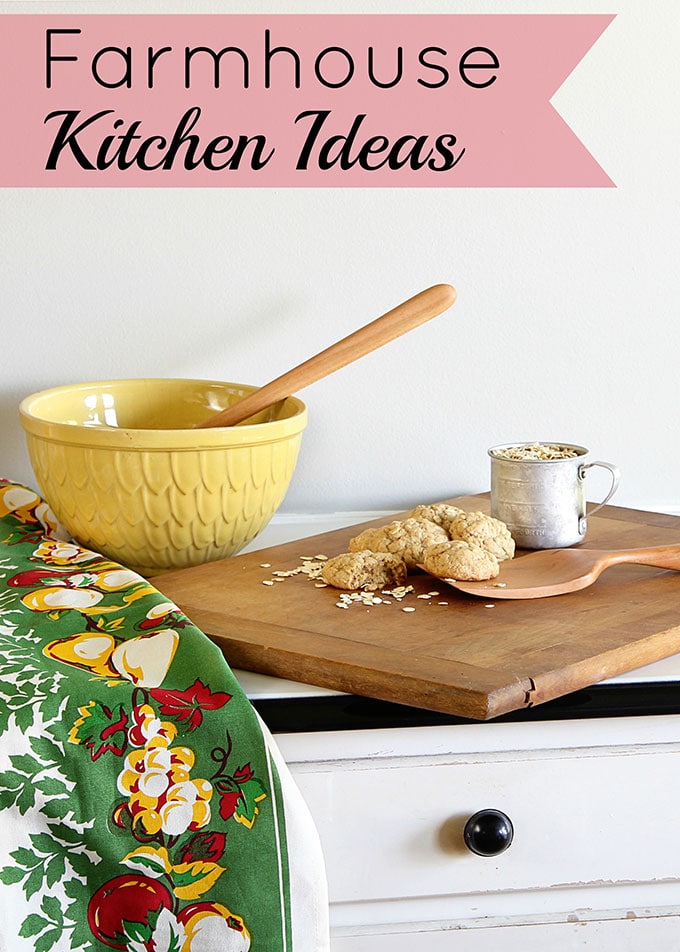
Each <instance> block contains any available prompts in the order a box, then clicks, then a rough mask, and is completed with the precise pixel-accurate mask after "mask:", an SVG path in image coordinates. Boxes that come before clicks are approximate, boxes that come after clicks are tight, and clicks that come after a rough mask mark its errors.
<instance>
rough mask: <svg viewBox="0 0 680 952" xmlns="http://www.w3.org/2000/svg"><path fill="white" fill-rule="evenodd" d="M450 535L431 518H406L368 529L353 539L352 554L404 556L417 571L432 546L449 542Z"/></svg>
mask: <svg viewBox="0 0 680 952" xmlns="http://www.w3.org/2000/svg"><path fill="white" fill-rule="evenodd" d="M448 538H449V536H448V533H447V532H446V530H445V529H442V527H441V526H438V525H437V524H436V523H435V522H430V520H428V519H404V520H395V521H394V522H390V523H389V525H386V526H380V527H379V528H377V529H372V528H371V529H364V531H363V532H362V533H360V534H359V535H358V536H355V538H354V539H350V543H349V550H350V552H359V551H360V550H361V549H370V550H371V551H372V552H391V553H392V554H393V555H398V556H400V557H401V558H402V559H403V560H404V562H405V563H406V566H407V568H415V567H416V566H417V565H418V564H419V563H421V562H422V561H423V553H424V551H425V549H426V548H427V546H428V545H435V544H436V543H437V542H446V541H448Z"/></svg>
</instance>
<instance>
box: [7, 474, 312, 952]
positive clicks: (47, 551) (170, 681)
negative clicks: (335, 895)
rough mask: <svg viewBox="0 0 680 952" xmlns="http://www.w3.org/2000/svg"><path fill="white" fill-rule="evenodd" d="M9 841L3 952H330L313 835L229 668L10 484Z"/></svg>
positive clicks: (180, 618) (169, 611) (140, 582)
mask: <svg viewBox="0 0 680 952" xmlns="http://www.w3.org/2000/svg"><path fill="white" fill-rule="evenodd" d="M0 824H1V826H0V895H1V896H2V903H1V904H0V912H1V914H2V919H1V920H0V949H2V950H4V949H6V950H8V952H15V950H16V952H21V950H24V949H26V950H36V952H50V950H56V952H61V950H64V952H66V950H69V952H71V950H86V952H102V950H106V949H120V950H126V952H249V950H252V952H324V950H326V949H327V948H328V924H327V911H326V910H327V900H326V895H325V876H324V871H323V862H322V859H321V854H320V849H319V844H318V839H317V836H316V830H315V829H314V826H313V824H312V821H311V819H310V817H309V815H308V814H307V813H306V811H305V807H304V804H303V803H302V800H301V798H300V796H299V794H298V793H297V791H296V790H295V788H294V783H293V780H292V778H291V776H290V774H288V772H287V769H286V767H285V765H284V764H283V763H282V761H281V758H280V755H279V754H278V751H277V750H276V747H275V744H274V741H273V739H272V738H271V736H270V735H269V733H268V731H267V730H266V728H265V727H264V725H262V724H261V722H260V721H259V718H258V717H257V715H256V714H255V712H254V710H253V708H252V707H251V705H250V703H249V701H248V699H247V698H246V697H245V695H244V693H243V691H242V689H241V688H240V686H239V684H238V682H237V680H236V679H235V677H234V676H233V674H232V673H231V671H230V670H229V668H228V666H227V664H226V662H225V661H224V658H223V656H222V654H221V652H220V651H219V650H218V649H217V648H216V647H215V646H214V645H213V644H212V643H211V642H210V641H209V639H208V638H206V636H205V635H204V634H203V633H202V632H201V631H199V630H198V629H197V628H196V627H195V626H194V625H192V624H191V622H190V621H189V620H188V619H187V618H186V617H185V616H184V615H183V614H182V613H181V612H180V611H179V610H178V608H177V607H176V606H175V605H173V604H172V603H169V602H168V601H167V600H166V599H165V598H164V596H162V595H161V594H160V593H159V592H158V591H157V590H156V589H154V588H153V586H151V585H150V584H149V583H148V582H146V581H145V580H144V579H143V578H142V577H141V576H139V575H136V574H134V573H133V572H131V571H129V570H128V569H126V568H125V567H123V566H121V565H119V564H117V563H115V562H112V561H110V560H109V559H107V558H105V557H103V556H102V555H100V554H97V553H95V552H92V551H89V550H87V549H84V548H82V547H80V546H78V545H77V544H75V543H74V542H73V541H71V540H69V539H68V538H67V537H66V536H65V534H64V533H63V531H62V530H61V529H60V527H59V526H58V525H57V524H56V522H55V520H54V517H53V516H52V514H51V512H50V510H49V508H48V506H47V505H46V503H45V502H44V501H43V500H42V499H41V498H40V497H39V496H38V495H37V494H36V493H35V492H33V491H32V490H31V489H29V488H27V487H25V486H21V485H17V484H16V483H12V482H11V481H7V480H0ZM292 831H294V839H291V836H292Z"/></svg>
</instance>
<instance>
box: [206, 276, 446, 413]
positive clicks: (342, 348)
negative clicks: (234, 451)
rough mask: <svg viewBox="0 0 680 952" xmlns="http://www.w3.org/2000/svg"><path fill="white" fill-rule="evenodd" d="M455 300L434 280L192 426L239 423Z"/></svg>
mask: <svg viewBox="0 0 680 952" xmlns="http://www.w3.org/2000/svg"><path fill="white" fill-rule="evenodd" d="M455 300H456V291H455V289H454V288H452V287H451V285H450V284H436V285H434V287H431V288H427V290H425V291H421V292H420V293H419V294H416V295H414V297H412V298H409V299H408V301H404V302H403V303H402V304H399V305H398V306H397V307H395V308H392V310H391V311H388V312H387V313H386V314H383V315H382V317H378V318H376V320H374V321H372V322H371V323H370V324H366V325H365V327H362V328H360V329H359V330H358V331H354V333H353V334H350V335H349V336H348V337H344V338H343V339H342V340H340V341H337V342H336V343H335V344H332V345H331V346H330V347H327V348H326V350H322V351H321V352H320V353H318V354H316V355H315V356H314V357H310V358H309V360H306V361H305V362H304V363H302V364H298V366H297V367H294V368H293V369H292V370H289V371H287V372H286V373H284V374H282V375H281V376H280V377H277V378H276V379H275V380H272V381H271V382H270V383H268V384H265V386H263V387H259V388H258V389H257V390H254V391H253V392H252V393H249V394H248V395H247V396H245V397H242V398H241V399H240V400H237V401H236V403H232V405H231V406H230V407H227V408H226V409H224V410H221V411H220V412H219V413H216V414H215V415H214V416H211V417H209V418H208V419H207V420H204V421H203V422H202V423H198V424H196V426H197V427H198V428H201V427H212V426H234V425H235V424H237V423H242V422H243V420H247V419H248V417H251V416H253V414H255V413H259V412H260V411H261V410H265V409H266V408H267V407H270V406H271V405H272V404H274V403H277V402H278V401H279V400H284V399H285V398H286V397H290V396H292V395H293V394H294V393H297V392H298V390H302V388H303V387H307V386H309V384H311V383H315V382H316V381H317V380H321V378H322V377H327V376H329V375H330V374H332V373H334V371H336V370H339V369H340V368H341V367H345V366H346V365H347V364H350V363H352V361H354V360H358V359H359V357H363V356H365V355H366V354H369V353H370V352H371V351H373V350H377V349H378V347H382V345H383V344H387V343H388V342H389V341H391V340H394V339H395V338H396V337H400V336H401V335H402V334H405V333H406V332H407V331H410V330H412V328H414V327H418V326H419V325H420V324H424V323H425V321H429V320H430V319H431V318H433V317H437V315H438V314H441V313H442V312H443V311H446V310H447V309H448V308H449V307H451V305H452V304H453V303H454V301H455Z"/></svg>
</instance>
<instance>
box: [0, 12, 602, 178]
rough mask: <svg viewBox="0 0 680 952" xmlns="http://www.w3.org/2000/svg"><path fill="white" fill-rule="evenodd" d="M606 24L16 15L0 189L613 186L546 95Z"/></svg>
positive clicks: (8, 28) (528, 19)
mask: <svg viewBox="0 0 680 952" xmlns="http://www.w3.org/2000/svg"><path fill="white" fill-rule="evenodd" d="M612 19H613V16H609V15H589V14H588V15H581V14H573V15H570V14H566V15H562V14H554V15H553V14H548V15H529V14H527V15H525V14H517V15H515V14H508V15H438V14H437V15H330V14H328V15H327V14H318V15H317V14H313V15H297V14H296V15H283V14H273V15H271V16H270V15H212V14H210V15H190V16H189V15H159V14H156V15H154V14H151V15H148V14H143V15H125V16H123V15H92V14H87V15H82V16H81V15H73V14H70V15H62V14H54V15H43V14H39V15H33V14H6V15H3V16H2V17H0V71H1V73H0V82H1V85H0V122H1V129H2V139H1V141H0V186H4V187H8V186H19V187H22V186H39V187H64V186H66V187H90V186H103V187H140V186H143V187H148V186H162V187H168V186H177V187H191V186H199V187H206V186H216V187H228V186H238V187H260V188H262V187H291V186H293V187H336V188H337V187H343V186H345V187H361V188H365V187H371V186H378V187H383V188H384V187H389V188H395V187H408V188H414V187H416V188H417V187H464V186H467V187H470V186H478V187H531V186H535V187H549V186H557V187H565V186H579V187H584V186H586V187H610V186H612V185H613V183H612V181H611V179H610V178H609V177H608V176H607V174H606V173H605V172H604V171H603V169H602V168H601V167H600V166H599V165H598V163H597V162H596V161H595V159H594V158H593V156H592V155H591V154H590V153H589V152H588V150H587V149H586V148H585V146H584V145H583V144H582V143H581V142H580V141H579V139H578V138H577V136H576V135H575V134H574V133H573V132H572V130H571V129H570V128H569V126H568V125H567V124H566V122H565V121H564V120H563V119H562V118H561V117H560V115H559V114H558V113H557V111H556V110H555V109H554V107H553V106H552V105H551V103H550V99H551V97H552V96H553V95H554V94H555V92H556V91H557V89H559V87H560V86H561V85H562V83H564V81H565V80H566V79H567V77H568V76H569V74H570V73H571V72H572V71H573V69H574V68H575V67H576V66H577V64H578V63H579V62H580V60H581V59H582V58H583V57H584V56H585V54H586V53H587V52H588V50H589V49H590V47H591V46H592V45H593V43H595V41H596V40H597V38H598V37H599V36H600V35H601V33H602V32H603V31H604V30H605V29H606V27H607V25H608V24H609V23H610V22H611V21H612ZM593 96H594V97H595V98H596V97H597V89H595V90H593Z"/></svg>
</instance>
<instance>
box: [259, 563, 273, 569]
mask: <svg viewBox="0 0 680 952" xmlns="http://www.w3.org/2000/svg"><path fill="white" fill-rule="evenodd" d="M271 567H272V564H271V562H260V568H261V569H270V568H271Z"/></svg>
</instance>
